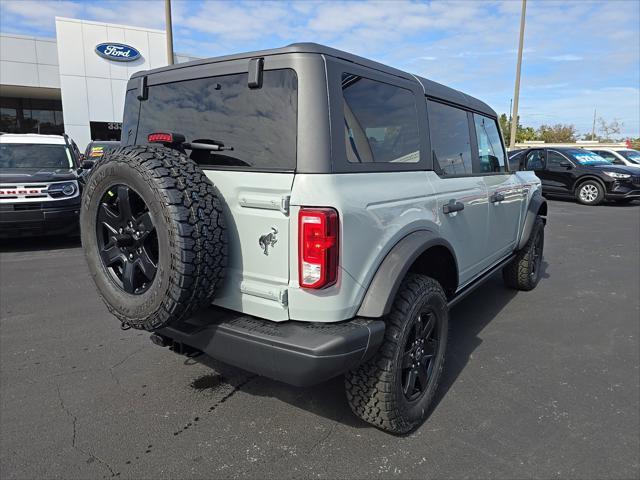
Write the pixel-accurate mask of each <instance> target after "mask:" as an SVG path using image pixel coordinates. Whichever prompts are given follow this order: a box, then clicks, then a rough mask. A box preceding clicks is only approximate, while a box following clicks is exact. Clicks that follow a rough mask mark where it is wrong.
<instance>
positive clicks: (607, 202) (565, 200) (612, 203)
mask: <svg viewBox="0 0 640 480" xmlns="http://www.w3.org/2000/svg"><path fill="white" fill-rule="evenodd" d="M545 198H547V200H553V201H554V202H561V203H573V204H575V205H580V206H581V207H585V208H594V207H593V206H591V205H582V204H581V203H579V202H577V201H576V200H575V199H573V198H567V197H561V196H558V197H554V196H548V197H545ZM596 207H617V208H628V207H640V201H639V200H634V201H632V202H629V203H620V202H616V201H613V200H603V202H602V203H600V204H599V205H596Z"/></svg>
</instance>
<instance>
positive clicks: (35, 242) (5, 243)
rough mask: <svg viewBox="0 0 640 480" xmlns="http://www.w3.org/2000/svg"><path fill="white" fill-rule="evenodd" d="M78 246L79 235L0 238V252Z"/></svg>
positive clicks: (60, 248) (33, 250) (59, 248)
mask: <svg viewBox="0 0 640 480" xmlns="http://www.w3.org/2000/svg"><path fill="white" fill-rule="evenodd" d="M80 246H81V245H80V237H79V236H66V237H44V236H40V237H19V238H0V253H8V252H28V251H32V252H35V251H39V250H63V249H67V248H78V247H80Z"/></svg>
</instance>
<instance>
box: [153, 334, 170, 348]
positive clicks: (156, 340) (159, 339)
mask: <svg viewBox="0 0 640 480" xmlns="http://www.w3.org/2000/svg"><path fill="white" fill-rule="evenodd" d="M149 338H150V339H151V343H153V344H154V345H157V346H159V347H168V346H169V344H170V341H169V339H168V338H167V337H163V336H162V335H158V334H157V333H154V334H152V335H151V336H150V337H149Z"/></svg>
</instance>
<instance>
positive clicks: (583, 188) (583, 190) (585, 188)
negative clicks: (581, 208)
mask: <svg viewBox="0 0 640 480" xmlns="http://www.w3.org/2000/svg"><path fill="white" fill-rule="evenodd" d="M576 196H577V198H578V201H579V202H580V203H582V204H583V205H598V204H599V203H600V202H602V200H603V199H604V189H603V188H602V185H600V184H599V183H598V182H596V181H594V180H587V181H586V182H584V183H582V184H580V186H579V187H578V190H577V191H576Z"/></svg>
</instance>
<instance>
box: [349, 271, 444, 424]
mask: <svg viewBox="0 0 640 480" xmlns="http://www.w3.org/2000/svg"><path fill="white" fill-rule="evenodd" d="M425 310H429V311H432V312H434V313H435V314H436V316H437V324H436V327H435V328H437V331H436V334H437V336H438V344H437V347H435V348H434V352H435V353H434V356H433V359H432V361H433V362H434V364H433V367H432V368H431V374H430V376H429V377H428V381H427V382H426V388H424V389H423V391H422V393H421V395H420V396H419V397H418V398H416V399H415V400H409V399H408V398H407V397H406V395H405V393H404V390H403V368H402V367H403V365H402V359H403V357H404V356H405V355H406V350H407V348H408V346H409V343H410V342H411V339H412V332H413V327H414V320H415V319H416V316H417V315H421V314H422V313H421V312H425ZM448 325H449V312H448V308H447V297H446V296H445V293H444V290H443V289H442V287H441V286H440V284H439V283H438V282H437V281H436V280H434V279H432V278H430V277H426V276H423V275H416V274H410V275H408V276H407V278H405V280H404V281H403V282H402V285H401V286H400V289H399V291H398V294H397V295H396V298H395V300H394V303H393V306H392V309H391V312H390V313H389V315H388V317H387V326H386V330H385V337H384V340H383V343H382V345H381V346H380V349H379V350H378V351H377V352H376V354H375V356H374V357H373V358H371V359H370V360H369V361H367V362H365V363H364V364H362V365H360V366H359V367H357V368H355V369H353V370H351V371H349V372H348V373H347V374H346V375H345V388H346V394H347V400H348V402H349V405H350V407H351V409H352V410H353V412H354V413H355V414H356V415H357V416H358V417H360V418H361V419H362V420H364V421H366V422H368V423H371V424H373V425H374V426H376V427H378V428H381V429H383V430H386V431H388V432H391V433H395V434H403V433H407V432H410V431H411V430H413V429H415V428H416V427H418V426H419V425H420V424H422V422H423V421H424V420H425V419H426V417H427V416H428V415H429V412H430V406H431V402H432V400H433V396H434V394H435V392H436V390H437V387H438V382H439V381H440V377H441V374H442V369H443V367H444V355H445V351H446V345H447V338H448V328H449V327H448ZM416 363H417V362H416Z"/></svg>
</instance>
